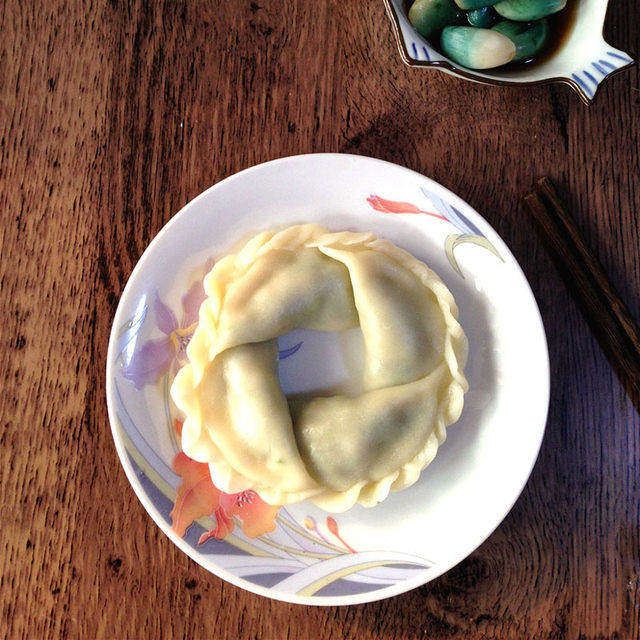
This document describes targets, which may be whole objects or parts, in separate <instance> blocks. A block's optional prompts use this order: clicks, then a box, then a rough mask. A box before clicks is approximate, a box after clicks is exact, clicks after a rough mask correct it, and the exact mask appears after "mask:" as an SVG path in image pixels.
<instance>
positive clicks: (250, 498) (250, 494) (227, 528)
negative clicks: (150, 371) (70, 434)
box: [171, 420, 280, 544]
mask: <svg viewBox="0 0 640 640" xmlns="http://www.w3.org/2000/svg"><path fill="white" fill-rule="evenodd" d="M173 428H174V430H175V432H176V435H178V437H180V435H181V433H182V422H180V420H174V423H173ZM173 469H174V471H175V472H176V473H177V474H178V475H179V476H180V477H181V478H182V482H181V483H180V486H179V487H178V490H177V493H176V501H175V504H174V507H173V510H172V511H171V519H172V527H173V530H174V531H175V532H176V533H177V534H178V535H179V536H181V537H182V536H184V534H185V533H186V530H187V528H188V527H189V526H191V524H192V523H193V521H194V520H197V519H198V518H202V517H203V516H213V518H215V521H216V526H215V527H214V528H213V529H211V530H210V531H206V532H205V533H203V534H202V535H201V536H200V539H199V540H198V544H202V543H203V542H206V541H207V540H209V539H210V538H216V540H224V539H225V538H226V537H227V536H228V535H229V534H230V533H231V532H232V531H233V530H234V529H235V522H234V518H238V519H239V520H240V522H241V524H242V530H243V531H244V533H245V535H247V536H248V537H249V538H257V537H258V536H261V535H263V534H265V533H270V532H271V531H273V530H274V529H275V528H276V521H275V520H276V515H277V513H278V509H280V507H279V506H273V505H270V504H267V503H266V502H264V501H263V500H262V499H261V498H260V496H259V495H258V494H257V493H256V492H255V491H253V490H251V489H248V490H247V491H241V492H240V493H223V492H222V491H220V490H219V489H218V488H217V487H216V486H215V485H214V484H213V481H212V480H211V475H210V473H209V465H208V464H205V463H202V462H196V461H195V460H193V459H191V458H190V457H189V456H187V455H186V454H185V453H183V452H182V451H181V452H180V453H178V454H177V455H176V457H175V458H174V460H173Z"/></svg>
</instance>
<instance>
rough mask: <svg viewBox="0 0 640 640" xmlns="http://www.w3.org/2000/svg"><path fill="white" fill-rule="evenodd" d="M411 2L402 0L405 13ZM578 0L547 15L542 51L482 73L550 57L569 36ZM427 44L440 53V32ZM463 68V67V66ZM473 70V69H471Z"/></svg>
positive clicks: (515, 68) (527, 65)
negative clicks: (547, 27) (546, 37)
mask: <svg viewBox="0 0 640 640" xmlns="http://www.w3.org/2000/svg"><path fill="white" fill-rule="evenodd" d="M412 4H413V0H404V1H403V5H404V11H405V14H407V13H408V12H409V7H411V5H412ZM579 4H580V0H567V6H566V7H565V8H564V9H562V11H558V13H554V14H553V15H550V16H548V17H547V22H548V24H549V39H548V40H547V42H546V44H545V45H544V47H543V49H542V51H540V53H538V55H536V56H534V57H533V58H529V59H528V60H521V61H520V62H511V63H509V64H505V65H504V66H502V67H495V68H494V69H482V71H483V72H484V73H491V72H492V71H494V70H499V71H524V70H525V69H531V68H533V67H535V66H537V65H539V64H542V63H544V62H546V61H547V60H549V59H550V58H552V57H553V56H554V55H555V53H556V52H557V51H558V50H559V49H560V48H561V47H562V46H563V45H564V43H565V42H566V41H567V39H568V38H569V34H570V33H571V31H572V29H573V25H574V24H575V22H576V16H577V15H578V5H579ZM429 44H430V45H431V46H432V47H433V48H434V49H436V50H437V51H439V52H440V53H442V51H441V49H440V32H438V33H436V34H435V35H434V36H432V37H431V38H429ZM463 68H464V67H463ZM472 71H473V69H472Z"/></svg>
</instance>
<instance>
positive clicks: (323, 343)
mask: <svg viewBox="0 0 640 640" xmlns="http://www.w3.org/2000/svg"><path fill="white" fill-rule="evenodd" d="M304 222H318V223H321V224H323V225H325V226H326V227H328V228H329V229H331V230H341V229H349V230H357V231H372V232H374V233H375V234H376V235H378V236H380V237H386V238H388V239H390V240H392V241H393V242H395V243H396V244H397V245H399V246H400V247H402V248H403V249H406V250H408V251H410V252H411V253H412V254H413V255H415V256H416V257H418V258H419V259H421V260H423V261H424V262H426V263H427V264H428V265H430V266H431V267H432V268H433V269H434V270H435V271H436V272H437V273H438V274H439V275H440V277H441V278H442V279H443V280H444V282H445V283H446V284H447V285H448V286H449V288H450V289H451V291H452V293H453V294H454V296H455V298H456V301H457V302H458V305H459V308H460V322H461V324H462V326H463V327H464V329H465V331H466V333H467V336H468V338H469V343H470V356H469V362H468V365H467V368H466V374H467V377H468V380H469V385H470V389H469V392H468V394H467V395H466V401H465V408H464V411H463V414H462V417H461V419H460V421H459V422H458V423H456V424H455V425H453V426H451V427H449V430H448V439H447V441H446V442H445V443H444V445H443V446H442V447H441V448H440V450H439V452H438V455H437V456H436V459H435V461H434V462H433V463H432V464H431V465H430V466H429V467H427V469H425V471H424V472H423V473H422V476H421V478H420V480H419V481H418V482H417V483H416V484H415V485H414V486H412V487H410V488H409V489H406V490H404V491H402V492H399V493H396V494H392V495H391V496H390V497H389V498H387V500H385V501H384V502H383V503H382V504H380V505H378V506H377V507H375V508H373V509H365V508H362V507H359V506H358V507H355V508H353V509H351V510H350V511H348V512H346V513H343V514H338V515H334V516H331V514H327V513H325V512H323V511H322V510H320V509H318V508H317V507H315V506H313V505H312V504H310V503H307V502H303V503H299V504H296V505H290V506H287V507H286V508H285V507H282V508H281V509H280V510H279V512H278V515H277V517H276V519H275V525H276V526H275V529H274V530H273V531H272V532H270V533H266V534H263V535H260V536H259V537H256V538H251V537H248V536H247V535H246V534H245V533H244V531H243V529H242V527H241V526H240V525H241V524H242V523H241V522H240V521H239V520H238V519H237V518H236V519H234V517H233V516H230V517H229V521H231V522H233V523H234V524H235V527H234V530H233V532H232V533H229V534H228V535H227V536H226V537H225V538H224V540H223V541H218V540H216V539H209V540H207V541H206V542H204V543H203V544H200V545H199V544H198V540H199V538H200V536H201V535H202V534H204V533H205V532H206V531H207V530H208V529H212V528H215V526H216V524H217V523H216V518H215V515H214V514H212V516H211V517H209V518H202V519H200V520H198V521H197V522H196V523H194V524H193V525H192V526H191V527H190V529H188V531H187V533H186V535H185V537H184V538H180V537H179V536H177V535H176V534H175V533H174V532H173V531H172V529H171V519H170V516H169V512H170V511H171V509H172V506H173V501H174V499H175V495H176V487H177V486H178V485H179V483H180V478H179V477H178V476H177V475H176V474H175V473H174V472H173V470H172V460H173V458H174V456H175V455H176V454H177V452H178V446H177V440H176V437H175V435H174V431H173V428H172V424H173V417H172V416H171V414H170V406H169V396H168V388H169V383H170V378H171V375H172V372H173V371H174V370H175V368H176V367H177V361H178V360H179V359H181V358H182V357H183V355H184V352H183V347H184V344H185V343H186V342H187V341H188V338H189V335H190V331H191V330H192V326H189V325H191V321H192V320H193V309H192V308H191V307H193V303H194V299H195V298H197V295H194V296H191V297H189V296H187V297H184V295H185V293H186V292H187V291H191V292H192V293H193V292H194V291H196V290H197V288H198V286H199V285H198V284H197V283H198V281H199V278H201V277H202V275H203V273H204V271H205V270H206V269H208V268H209V267H210V266H211V259H215V258H217V257H219V256H222V255H224V254H225V253H227V252H228V251H229V250H230V249H231V248H232V247H234V246H236V245H237V243H238V242H241V241H242V240H244V239H246V238H247V237H248V236H250V235H251V234H253V233H256V232H258V231H260V230H264V229H276V228H282V227H285V226H288V225H291V224H296V223H304ZM194 282H195V284H194ZM192 287H193V288H192ZM188 316H191V317H188ZM300 343H302V344H301V345H300ZM280 344H281V349H282V353H281V357H282V358H283V359H282V360H281V378H282V380H283V386H284V388H285V391H288V390H291V389H293V388H308V387H310V386H313V385H314V384H315V385H318V384H325V383H327V382H336V381H339V379H340V378H341V376H343V375H344V369H343V365H342V364H341V359H342V357H343V354H342V353H341V349H340V340H339V339H338V338H336V337H335V336H329V337H328V338H327V337H326V336H325V339H322V336H321V335H319V334H311V333H308V332H307V333H304V334H297V333H294V334H289V335H287V336H284V337H283V338H281V339H280ZM548 399H549V362H548V353H547V346H546V340H545V335H544V329H543V326H542V322H541V319H540V314H539V311H538V308H537V306H536V303H535V301H534V298H533V295H532V293H531V290H530V288H529V286H528V284H527V281H526V279H525V277H524V276H523V274H522V271H521V270H520V268H519V266H518V264H517V263H516V261H515V259H514V258H513V256H512V255H511V253H510V252H509V250H508V249H507V247H506V245H505V244H504V243H503V242H502V240H501V239H500V238H499V237H498V235H497V234H496V233H495V232H494V231H493V229H492V228H491V227H490V226H489V225H488V224H487V223H486V222H485V220H484V219H483V218H482V217H481V216H480V215H479V214H478V213H476V212H475V211H474V210H473V209H471V207H469V206H468V205H467V204H466V203H464V202H463V201H462V200H460V198H458V197H457V196H455V195H454V194H452V193H451V192H450V191H448V190H446V189H445V188H443V187H442V186H440V185H438V184H437V183H435V182H433V181H432V180H430V179H428V178H425V177H424V176H421V175H419V174H417V173H414V172H413V171H410V170H408V169H405V168H402V167H399V166H397V165H393V164H390V163H387V162H383V161H380V160H375V159H372V158H365V157H361V156H352V155H341V154H317V155H315V154H314V155H305V156H297V157H292V158H283V159H281V160H276V161H274V162H269V163H266V164H263V165H259V166H256V167H253V168H251V169H247V170H246V171H242V172H241V173H238V174H236V175H234V176H231V177H230V178H227V179H226V180H223V181H222V182H220V183H219V184H217V185H215V186H213V187H211V188H210V189H208V190H207V191H205V192H204V193H203V194H201V195H200V196H198V197H197V198H196V199H195V200H193V201H192V202H190V203H189V204H188V205H186V206H185V207H184V208H183V209H182V210H181V211H180V212H179V213H178V214H177V215H176V216H175V217H174V218H173V219H172V220H171V221H170V222H169V223H168V224H167V225H166V226H165V227H164V229H163V230H162V231H161V232H160V233H159V234H158V236H157V237H156V238H155V239H154V240H153V242H152V243H151V245H150V246H149V248H148V249H147V251H146V252H145V253H144V255H143V256H142V258H141V260H140V262H139V263H138V265H137V266H136V268H135V269H134V271H133V273H132V275H131V278H130V280H129V282H128V283H127V286H126V288H125V290H124V293H123V295H122V299H121V301H120V304H119V306H118V310H117V313H116V317H115V319H114V324H113V330H112V333H111V340H110V344H109V353H108V361H107V400H108V406H109V417H110V420H111V427H112V431H113V437H114V440H115V444H116V447H117V450H118V454H119V456H120V459H121V461H122V465H123V466H124V469H125V471H126V473H127V476H128V478H129V481H130V482H131V484H132V486H133V488H134V490H135V492H136V494H137V495H138V497H139V498H140V500H141V502H142V504H143V505H144V506H145V508H146V509H147V511H148V512H149V514H150V515H151V516H152V518H153V519H154V520H155V521H156V523H157V524H158V526H159V527H160V528H161V529H162V530H163V531H164V532H165V533H166V534H167V535H168V536H169V537H170V538H171V540H173V542H175V544H177V545H178V546H179V547H180V549H182V550H183V551H184V552H185V553H187V554H188V555H189V556H191V557H192V558H193V559H194V560H195V561H196V562H198V563H199V564H201V565H202V566H203V567H205V568H206V569H208V570H209V571H211V572H212V573H214V574H216V575H218V576H220V577H221V578H223V579H225V580H228V581H229V582H232V583H233V584H236V585H238V586H241V587H243V588H245V589H248V590H250V591H253V592H255V593H259V594H261V595H264V596H268V597H272V598H277V599H280V600H286V601H290V602H298V603H305V604H322V605H342V604H355V603H360V602H367V601H371V600H377V599H380V598H386V597H389V596H393V595H396V594H399V593H402V592H404V591H407V590H409V589H413V588H414V587H417V586H419V585H422V584H424V583H425V582H428V581H429V580H432V579H433V578H435V577H436V576H439V575H440V574H442V573H444V572H445V571H447V570H448V569H450V568H451V567H453V566H454V565H455V564H457V563H458V562H460V561H461V560H463V559H464V558H465V557H466V556H467V555H468V554H470V553H471V552H472V551H473V550H474V549H476V548H477V547H478V546H479V545H480V544H481V543H482V542H483V541H484V540H485V539H486V538H487V536H488V535H489V534H490V533H491V532H492V531H493V530H494V529H495V528H496V527H497V526H498V524H500V522H501V521H502V519H503V518H504V517H505V515H506V514H507V513H508V511H509V510H510V509H511V507H512V505H513V503H514V502H515V500H516V499H517V497H518V495H519V494H520V492H521V491H522V488H523V487H524V485H525V483H526V481H527V478H528V477H529V474H530V472H531V469H532V467H533V464H534V462H535V460H536V457H537V454H538V450H539V447H540V443H541V440H542V436H543V433H544V427H545V422H546V415H547V406H548Z"/></svg>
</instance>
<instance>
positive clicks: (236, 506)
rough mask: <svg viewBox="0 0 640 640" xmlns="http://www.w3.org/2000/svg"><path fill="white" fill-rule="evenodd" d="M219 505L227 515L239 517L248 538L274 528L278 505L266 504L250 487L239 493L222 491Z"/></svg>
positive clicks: (255, 536)
mask: <svg viewBox="0 0 640 640" xmlns="http://www.w3.org/2000/svg"><path fill="white" fill-rule="evenodd" d="M220 506H221V507H222V508H223V509H224V510H225V513H226V514H227V515H228V516H236V517H238V518H239V519H240V521H241V522H242V530H243V531H244V532H245V534H246V535H247V536H249V538H257V537H258V536H261V535H262V534H264V533H269V532H271V531H273V530H274V529H275V528H276V514H277V513H278V509H279V508H280V507H275V506H273V505H270V504H267V503H266V502H265V501H264V500H262V498H260V496H259V495H258V494H257V493H256V492H255V491H252V490H251V489H249V490H248V491H242V492H241V493H231V494H229V493H223V494H222V495H221V496H220Z"/></svg>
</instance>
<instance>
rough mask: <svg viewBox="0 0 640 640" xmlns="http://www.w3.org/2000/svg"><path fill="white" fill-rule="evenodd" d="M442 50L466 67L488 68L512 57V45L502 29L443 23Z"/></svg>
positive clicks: (513, 49) (514, 53) (514, 50)
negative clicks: (448, 25)
mask: <svg viewBox="0 0 640 640" xmlns="http://www.w3.org/2000/svg"><path fill="white" fill-rule="evenodd" d="M440 44H441V46H442V50H443V51H444V53H445V54H446V55H447V57H449V58H451V59H452V60H453V61H455V62H457V63H459V64H461V65H463V66H464V67H468V68H469V69H492V68H493V67H500V66H502V65H503V64H507V62H510V61H511V60H513V57H514V56H515V55H516V45H515V44H514V43H513V42H512V41H511V40H510V39H509V38H507V36H505V35H504V34H502V33H499V32H498V31H493V30H492V29H478V28H476V27H445V28H444V29H443V30H442V37H441V40H440Z"/></svg>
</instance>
